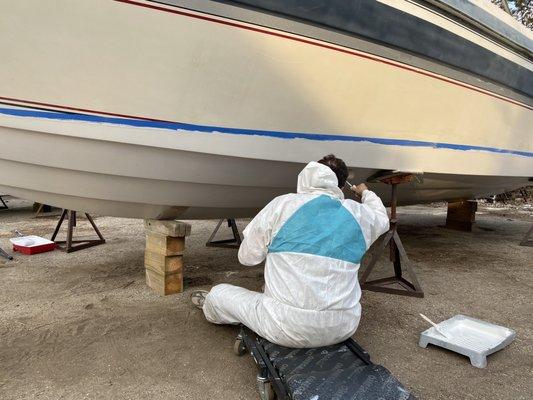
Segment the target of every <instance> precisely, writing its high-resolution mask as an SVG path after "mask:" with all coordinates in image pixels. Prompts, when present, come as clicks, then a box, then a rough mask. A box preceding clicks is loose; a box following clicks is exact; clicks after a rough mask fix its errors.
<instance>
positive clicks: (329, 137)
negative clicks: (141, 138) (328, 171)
mask: <svg viewBox="0 0 533 400" xmlns="http://www.w3.org/2000/svg"><path fill="white" fill-rule="evenodd" d="M0 114H4V115H10V116H16V117H31V118H45V119H52V120H63V121H83V122H92V123H106V124H114V125H126V126H133V127H139V128H157V129H167V130H173V131H187V132H191V133H215V134H216V133H219V134H232V135H246V136H262V137H271V138H277V139H306V140H315V141H341V142H367V143H373V144H380V145H387V146H404V147H429V148H434V149H448V150H463V151H467V150H477V151H486V152H491V153H499V154H512V155H518V156H524V157H533V152H527V151H520V150H507V149H499V148H495V147H484V146H474V145H463V144H453V143H438V142H427V141H420V140H408V139H391V138H378V137H365V136H343V135H335V134H319V133H317V134H314V133H302V132H278V131H265V130H255V129H241V128H226V127H216V126H208V125H194V124H186V123H181V122H167V121H150V120H146V119H144V120H143V119H128V118H116V117H109V116H100V115H88V114H72V113H63V112H51V111H37V110H28V109H13V108H0Z"/></svg>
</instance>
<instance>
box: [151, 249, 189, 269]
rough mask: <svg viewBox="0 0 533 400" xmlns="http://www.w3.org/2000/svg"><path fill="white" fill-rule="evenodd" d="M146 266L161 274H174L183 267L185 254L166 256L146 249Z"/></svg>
mask: <svg viewBox="0 0 533 400" xmlns="http://www.w3.org/2000/svg"><path fill="white" fill-rule="evenodd" d="M144 267H145V268H146V269H150V270H152V271H154V272H157V273H159V274H163V275H164V274H174V273H177V272H181V271H182V269H183V256H165V255H163V254H160V253H155V252H152V251H148V250H146V251H145V252H144Z"/></svg>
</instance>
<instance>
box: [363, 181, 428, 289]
mask: <svg viewBox="0 0 533 400" xmlns="http://www.w3.org/2000/svg"><path fill="white" fill-rule="evenodd" d="M413 179H414V175H413V174H409V173H401V172H396V173H385V174H381V175H378V176H376V177H375V178H374V181H378V182H381V183H386V184H388V185H391V187H392V196H391V216H390V229H389V231H388V232H387V233H385V235H384V236H383V239H382V240H381V242H379V244H377V247H376V248H375V249H374V250H373V251H371V252H370V253H367V254H366V255H365V258H364V259H363V262H362V263H361V264H362V267H363V268H362V270H364V272H363V274H362V276H361V279H360V280H359V283H360V285H361V289H363V290H370V291H373V292H382V293H389V294H397V295H401V296H411V297H424V291H423V290H422V286H420V283H419V282H418V278H417V277H416V274H415V272H414V270H413V268H412V267H411V265H410V261H409V258H408V257H407V253H406V252H405V249H404V247H403V244H402V241H401V240H400V236H398V232H397V230H396V229H397V225H398V220H397V218H396V206H397V202H398V197H397V191H396V189H397V186H398V185H399V184H401V183H405V182H410V181H412V180H413ZM368 180H369V181H371V180H372V178H369V179H368ZM387 247H389V258H390V261H391V263H392V265H393V267H394V275H393V276H391V277H388V278H381V279H374V280H371V281H369V280H368V278H369V276H370V274H371V273H372V270H373V269H374V267H375V266H376V263H377V261H378V260H379V258H380V257H381V255H382V254H383V253H384V252H385V249H386V248H387ZM404 272H405V273H406V274H407V276H408V278H409V280H407V279H406V278H405V277H404Z"/></svg>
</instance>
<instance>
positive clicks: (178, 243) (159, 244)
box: [146, 232, 185, 256]
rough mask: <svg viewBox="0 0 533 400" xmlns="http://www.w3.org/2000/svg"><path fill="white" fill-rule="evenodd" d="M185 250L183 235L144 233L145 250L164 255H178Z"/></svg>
mask: <svg viewBox="0 0 533 400" xmlns="http://www.w3.org/2000/svg"><path fill="white" fill-rule="evenodd" d="M184 250H185V237H172V236H165V235H162V234H159V233H153V232H147V233H146V251H149V252H152V253H158V254H162V255H164V256H180V255H182V254H183V251H184Z"/></svg>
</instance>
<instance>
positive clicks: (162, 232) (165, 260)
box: [144, 220, 191, 295]
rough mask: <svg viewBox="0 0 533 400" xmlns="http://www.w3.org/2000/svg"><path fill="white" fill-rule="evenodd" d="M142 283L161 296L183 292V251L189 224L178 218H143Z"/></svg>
mask: <svg viewBox="0 0 533 400" xmlns="http://www.w3.org/2000/svg"><path fill="white" fill-rule="evenodd" d="M144 227H145V230H146V249H145V253H144V266H145V269H146V284H147V285H148V286H149V287H150V288H152V289H153V290H154V291H155V292H157V293H159V294H161V295H169V294H175V293H181V292H182V291H183V252H184V250H185V237H187V236H189V235H190V234H191V226H190V225H189V224H186V223H184V222H180V221H158V220H145V221H144Z"/></svg>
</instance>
